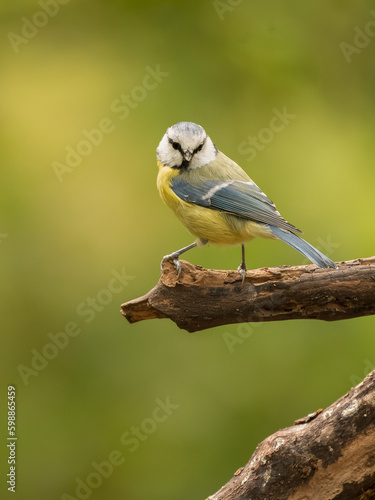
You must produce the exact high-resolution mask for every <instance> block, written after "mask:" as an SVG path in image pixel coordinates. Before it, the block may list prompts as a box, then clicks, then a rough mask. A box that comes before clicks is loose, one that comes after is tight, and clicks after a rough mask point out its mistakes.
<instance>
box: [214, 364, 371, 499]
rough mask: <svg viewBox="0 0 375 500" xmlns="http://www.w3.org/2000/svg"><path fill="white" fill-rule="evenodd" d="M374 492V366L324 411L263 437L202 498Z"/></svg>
mask: <svg viewBox="0 0 375 500" xmlns="http://www.w3.org/2000/svg"><path fill="white" fill-rule="evenodd" d="M374 491H375V370H374V371H373V372H371V373H370V374H369V375H368V376H367V377H366V378H365V379H364V381H363V382H361V383H360V384H359V385H358V386H357V387H354V388H353V389H351V390H350V391H349V392H348V393H347V394H345V396H343V397H342V398H340V399H339V400H338V401H336V402H335V403H333V404H332V405H331V406H329V407H328V408H326V409H325V410H318V411H317V412H315V413H314V414H312V415H309V416H308V417H306V418H304V419H300V420H299V421H296V422H295V425H294V426H293V427H288V428H286V429H283V430H280V431H278V432H276V433H275V434H273V435H272V436H269V437H268V438H267V439H265V440H264V441H263V442H262V443H260V444H259V445H258V447H257V448H256V450H255V452H254V453H253V455H252V457H251V459H250V461H249V462H248V463H247V464H246V465H245V467H243V468H241V469H239V470H238V471H237V472H236V473H235V475H234V476H233V478H232V479H231V480H230V481H229V482H228V483H227V484H226V485H224V486H223V487H222V488H221V489H220V490H219V491H218V492H217V493H215V494H214V495H211V496H210V497H209V498H208V499H207V500H245V499H246V500H250V499H251V500H263V499H267V500H286V499H288V500H332V499H337V500H338V499H339V500H355V499H365V498H366V499H369V498H373V496H372V493H373V492H374ZM371 492H372V493H371Z"/></svg>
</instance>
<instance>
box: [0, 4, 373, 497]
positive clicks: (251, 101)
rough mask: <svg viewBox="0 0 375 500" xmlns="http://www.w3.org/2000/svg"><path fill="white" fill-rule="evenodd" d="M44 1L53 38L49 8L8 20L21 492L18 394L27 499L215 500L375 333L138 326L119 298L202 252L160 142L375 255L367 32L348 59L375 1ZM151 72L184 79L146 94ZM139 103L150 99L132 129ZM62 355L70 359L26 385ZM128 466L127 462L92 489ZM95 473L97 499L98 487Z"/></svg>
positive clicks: (354, 249)
mask: <svg viewBox="0 0 375 500" xmlns="http://www.w3.org/2000/svg"><path fill="white" fill-rule="evenodd" d="M65 1H66V0H65ZM234 3H238V5H237V6H233V4H234ZM44 4H48V5H49V9H50V11H51V12H53V5H55V7H54V8H55V10H56V9H58V12H55V14H54V15H53V16H52V15H50V16H49V18H48V19H47V21H46V22H45V25H44V26H41V27H39V28H37V32H36V34H35V33H33V31H32V30H33V28H32V27H30V26H28V28H25V26H26V24H27V22H28V21H29V22H33V19H34V20H35V22H36V23H39V24H40V25H42V24H43V23H44V21H45V17H44V16H43V15H40V14H37V13H38V12H39V13H40V11H42V8H41V5H43V0H42V1H41V3H39V4H38V3H37V2H35V1H31V0H27V1H26V0H19V1H18V2H14V3H13V4H11V3H6V2H3V3H2V4H1V7H0V12H1V33H2V43H1V48H0V55H1V61H2V63H1V79H0V100H1V115H0V116H1V122H2V123H1V124H2V134H1V136H2V137H1V145H0V148H1V156H2V168H1V178H2V180H1V185H0V189H1V195H0V204H1V214H0V235H1V236H0V266H1V285H0V286H1V291H2V298H1V303H0V308H1V318H2V321H1V323H2V335H1V346H0V347H1V353H2V360H1V365H0V370H1V380H2V384H1V385H2V387H1V394H2V398H3V399H2V401H3V402H2V404H1V408H2V411H1V415H0V419H1V421H0V422H1V429H2V430H1V435H2V436H3V439H2V453H1V457H0V465H1V472H2V476H1V477H2V484H1V486H0V487H1V491H4V492H5V491H6V484H5V480H4V476H3V474H4V471H6V472H7V464H6V458H7V452H6V448H5V443H6V439H5V438H6V421H5V417H6V391H7V386H8V385H9V384H14V385H15V386H16V388H17V435H18V437H19V440H18V445H17V459H18V461H17V481H18V483H17V494H18V497H19V498H22V499H26V498H27V499H31V498H42V499H60V498H65V499H67V498H69V496H67V495H70V496H71V497H72V498H84V495H85V494H86V495H88V496H86V497H85V498H88V497H90V498H93V499H96V500H99V499H108V498H115V499H117V498H121V499H124V498H126V499H127V498H129V499H132V500H141V499H146V498H147V499H153V500H164V499H179V500H185V499H186V500H188V499H189V500H190V499H203V498H206V497H207V496H208V495H210V494H212V493H214V492H215V491H216V490H217V489H219V488H220V487H221V485H222V484H224V483H225V482H227V480H229V479H230V477H231V476H232V474H233V473H234V471H236V469H237V468H239V467H240V466H242V465H244V464H245V463H246V462H247V461H248V460H249V458H250V456H251V453H252V452H253V450H254V449H255V447H256V445H257V444H258V443H259V442H260V441H261V440H262V439H264V438H265V437H266V436H268V435H269V434H271V433H273V432H274V431H276V430H277V429H279V428H282V427H285V426H288V425H291V424H292V423H293V421H294V420H295V419H296V418H299V417H302V416H304V415H306V414H307V413H309V412H312V411H314V410H316V409H317V408H324V407H325V406H327V405H329V404H330V403H332V402H333V401H334V400H335V399H336V398H338V397H339V396H340V395H342V394H343V393H345V392H346V391H347V390H348V389H349V388H350V387H351V386H352V385H355V384H356V383H358V382H359V381H360V380H361V379H362V378H363V376H364V374H366V373H367V372H368V371H369V370H370V368H371V367H374V365H375V350H374V349H375V340H374V336H373V330H374V318H371V317H369V318H360V319H355V320H350V321H343V322H337V323H332V324H330V323H324V322H318V321H289V322H280V323H269V324H258V325H256V326H255V327H254V326H253V325H251V324H249V325H248V326H246V325H242V326H241V325H229V326H225V327H221V328H215V329H212V330H207V331H205V332H201V333H197V334H188V333H186V332H184V331H181V330H179V329H178V328H177V327H176V326H175V325H174V324H173V323H172V322H170V321H168V320H153V321H149V322H142V323H138V324H135V325H129V324H128V323H127V321H126V320H124V318H123V317H122V316H121V315H120V313H119V309H120V304H121V303H122V302H124V301H126V300H129V299H131V298H135V297H137V296H139V295H142V294H144V293H146V292H147V291H148V290H149V289H150V288H151V287H152V286H154V284H155V283H156V281H157V280H158V278H159V264H160V260H161V258H162V256H163V255H164V254H166V253H170V252H171V251H173V250H176V249H177V248H180V247H182V246H184V245H186V244H188V243H190V242H191V241H192V237H191V236H190V235H189V234H188V233H187V231H186V230H185V228H184V227H183V226H182V225H181V224H180V223H179V221H178V220H177V219H176V218H175V217H174V215H173V214H172V212H170V211H169V210H168V208H167V207H165V206H164V205H163V204H162V202H161V200H160V199H159V196H158V193H157V190H156V186H155V179H156V174H157V168H156V161H155V148H156V146H157V145H158V142H159V141H160V139H161V137H162V135H163V134H164V132H165V130H166V128H167V127H168V126H170V125H172V124H173V123H176V122H177V121H181V120H188V121H194V122H197V123H199V124H201V125H202V126H204V127H205V129H206V131H207V132H208V134H209V135H210V136H211V137H212V138H213V140H214V142H215V143H216V145H217V146H218V147H219V149H221V150H222V151H224V152H225V153H226V154H227V155H228V156H230V157H231V158H233V159H234V160H236V161H237V162H238V163H240V164H241V165H242V166H243V167H244V168H245V169H246V170H247V172H248V173H249V174H250V176H251V177H252V178H253V179H254V180H255V182H257V183H258V184H259V185H260V186H261V187H262V188H263V189H264V191H265V192H266V193H267V195H268V196H269V197H270V198H271V199H273V200H274V201H275V202H276V203H277V206H278V208H279V210H280V211H281V212H282V214H283V215H284V216H285V218H286V219H287V220H289V221H290V222H292V223H293V224H296V225H297V226H298V227H301V228H302V229H303V230H304V233H305V237H306V239H307V240H308V241H309V242H311V243H312V244H314V245H316V246H318V247H319V248H320V249H321V250H322V251H323V252H324V253H326V254H327V255H329V257H331V258H332V259H334V260H336V261H338V260H346V259H353V258H357V257H368V256H371V255H373V254H374V231H373V221H372V216H373V213H374V182H375V169H374V163H373V158H374V156H375V141H374V134H375V119H374V114H375V93H374V83H375V57H374V56H375V40H373V39H372V36H371V38H370V37H368V38H367V41H366V38H362V39H360V38H359V39H358V40H357V44H361V48H358V47H355V46H354V48H355V52H353V53H352V54H351V55H350V56H348V55H347V57H345V55H344V53H343V50H342V46H341V45H340V44H342V43H343V42H344V43H347V44H351V45H352V46H353V44H354V37H355V36H356V31H355V30H354V28H355V27H356V26H357V27H358V28H360V29H365V27H366V25H367V23H369V22H370V21H374V20H375V17H374V16H375V12H374V14H371V13H370V10H371V9H372V2H370V1H360V2H356V3H355V5H354V2H350V1H343V0H336V1H332V2H323V1H318V2H314V3H311V2H310V3H307V2H300V1H297V0H292V1H289V2H279V1H276V0H266V1H261V0H254V1H246V0H244V1H243V2H233V0H232V1H229V0H223V2H221V3H220V2H216V3H215V2H211V1H209V2H199V1H198V0H191V1H190V2H188V3H182V2H168V1H162V2H156V1H155V2H153V1H146V0H133V1H120V0H118V1H114V0H113V1H107V2H104V1H103V0H102V1H100V0H91V1H90V2H89V1H79V0H77V1H75V2H73V1H72V2H66V4H64V5H63V4H56V3H54V2H52V1H51V2H47V0H46V1H45V2H44ZM231 5H232V6H231ZM51 6H52V7H51ZM56 6H57V7H56ZM51 9H52V10H51ZM35 16H36V17H35ZM24 18H26V20H25V19H24ZM25 23H26V24H25ZM34 29H35V28H34ZM368 29H369V31H371V30H373V31H374V33H375V29H374V26H372V25H371V24H370V25H369V27H368ZM22 30H24V33H26V34H27V36H28V37H29V38H27V37H24V35H23V34H22ZM25 30H26V31H25ZM27 30H28V31H27ZM9 33H13V34H15V36H18V37H22V36H23V37H24V38H23V42H22V39H21V38H17V37H16V38H14V36H13V35H9ZM357 33H358V31H357ZM31 35H32V36H31ZM12 37H13V38H12ZM20 40H21V41H20ZM347 50H349V49H347ZM350 50H351V49H350ZM349 59H350V61H349ZM147 67H151V68H152V69H153V70H155V71H156V69H157V68H158V67H159V68H160V71H161V72H163V75H164V76H163V78H161V79H160V80H161V81H159V83H158V84H157V85H156V86H155V88H154V89H152V90H146V91H144V90H142V89H140V88H139V86H142V82H143V80H144V78H145V75H146V74H147V72H148V71H149V70H147V69H146V68H147ZM166 74H167V75H166ZM137 87H138V88H137ZM122 94H124V95H125V96H126V95H128V94H131V95H133V100H132V101H131V106H130V107H129V108H128V112H125V110H123V113H122V114H121V113H119V112H116V111H115V110H114V109H113V107H115V108H116V104H113V103H114V101H116V99H121V95H122ZM134 96H135V98H136V99H135V100H134ZM125 98H126V97H125ZM137 99H138V100H137ZM116 102H117V104H118V101H116ZM284 107H286V109H287V111H288V113H290V114H293V115H295V118H293V119H292V120H291V121H290V123H289V124H288V125H287V126H286V127H285V129H284V130H283V131H281V132H279V133H276V134H275V136H274V138H273V140H272V141H270V142H269V143H268V144H265V146H264V149H263V150H262V151H258V153H257V155H256V157H255V158H254V159H253V160H252V161H248V159H249V158H248V156H247V155H246V154H243V151H242V148H241V147H240V144H241V143H242V142H243V141H246V139H247V137H248V136H250V135H251V136H257V135H258V134H259V132H260V131H261V130H262V129H263V128H265V127H268V126H269V124H270V121H271V119H272V117H273V113H274V112H273V110H274V109H275V108H276V109H278V110H280V111H282V110H283V108H284ZM116 109H117V108H116ZM126 114H127V116H125V115H126ZM121 117H122V118H123V119H121ZM105 118H107V119H109V120H110V121H111V127H112V129H111V130H112V131H111V132H110V133H108V134H105V135H104V136H103V140H102V141H101V143H100V144H98V145H97V146H92V152H91V154H88V155H86V156H85V157H83V158H82V161H81V162H80V163H79V165H77V166H76V167H74V168H73V167H72V168H71V171H69V172H64V173H63V174H62V176H60V180H59V178H58V176H57V175H56V173H55V171H54V168H53V167H52V164H54V162H60V163H62V164H66V161H65V160H66V158H65V157H66V153H67V152H66V147H68V146H70V147H72V148H73V149H75V150H76V149H77V145H78V143H80V141H82V140H83V139H85V137H84V135H83V132H82V131H83V130H84V129H86V130H88V131H91V130H92V129H97V128H98V126H99V123H100V122H101V120H103V119H105ZM241 151H242V152H241ZM60 181H61V182H60ZM247 255H248V257H247V259H248V264H249V267H254V268H256V267H262V266H278V265H282V264H288V265H299V264H302V263H305V261H304V259H303V258H302V257H301V255H300V254H298V253H297V252H295V251H293V250H292V249H291V248H289V247H288V246H287V245H284V244H282V243H279V242H273V241H255V242H252V243H251V244H249V245H248V246H247ZM187 260H189V261H191V262H194V263H197V264H200V265H203V266H206V267H210V268H221V269H235V268H236V267H237V266H238V264H239V261H240V250H239V248H225V249H220V248H215V247H206V248H203V249H198V250H194V251H192V252H190V253H189V254H187ZM116 272H118V273H120V274H122V273H123V275H124V276H125V278H124V279H123V284H121V283H120V282H119V281H117V282H116V284H114V281H113V280H112V281H111V279H112V278H113V277H114V274H113V273H116ZM109 283H111V285H110V289H112V292H110V291H108V290H109V289H108V285H109ZM112 285H113V286H115V287H116V288H115V289H114V288H113V286H112ZM103 290H104V291H103ZM90 297H91V298H96V300H99V302H101V303H102V305H101V306H100V305H99V306H98V305H97V304H98V302H96V305H95V306H93V305H92V306H89V304H88V301H89V302H90ZM95 307H96V308H97V310H95ZM88 310H90V311H91V313H90V312H87V311H88ZM89 320H90V321H89ZM69 322H75V323H76V324H77V328H79V329H80V333H79V335H77V336H75V337H74V338H73V337H72V338H70V340H69V343H68V344H67V345H66V347H65V348H62V349H58V350H57V348H56V349H55V351H56V350H57V351H58V352H57V354H56V352H55V351H54V349H53V348H48V347H47V348H46V345H47V344H51V335H50V336H48V334H52V337H53V336H54V335H56V334H57V333H58V332H61V331H63V330H64V328H65V325H66V324H67V323H69ZM228 334H231V335H232V337H230V338H232V340H233V339H237V340H236V343H235V344H233V345H232V347H231V348H230V346H228V343H227V342H226V339H228V338H229V335H228ZM62 337H63V336H61V335H60V339H61V338H62ZM43 349H47V353H49V355H50V357H54V359H50V360H49V361H48V364H46V366H42V364H41V363H42V361H39V363H40V365H39V368H38V370H39V371H38V370H35V371H34V372H30V371H29V372H28V375H27V376H25V375H24V376H23V377H22V376H21V374H20V371H22V370H27V369H33V368H32V358H33V355H34V354H35V352H38V353H41V352H43ZM48 349H50V350H49V351H48ZM32 350H34V351H33V353H32ZM20 365H22V366H23V367H24V368H22V367H20ZM25 367H26V368H25ZM24 373H25V372H24ZM168 398H169V401H170V402H171V403H172V404H173V405H175V406H174V409H173V411H170V413H171V414H170V415H168V418H166V420H165V421H163V422H159V423H156V424H154V423H153V422H152V421H151V420H150V419H151V418H152V417H153V414H154V412H155V409H156V407H157V405H158V403H156V400H157V399H160V400H162V401H164V402H165V401H167V400H168ZM177 406H178V408H177ZM132 426H141V427H142V426H143V427H142V428H143V429H147V430H148V431H149V434H148V435H146V434H143V438H144V440H143V441H142V439H140V438H139V439H138V438H137V439H138V446H137V449H136V450H134V451H132V449H133V448H135V444H134V442H133V444H134V446H129V444H126V443H124V442H122V441H121V436H123V435H124V433H126V432H129V433H130V434H131V433H132V432H133V431H134V429H133V431H132ZM134 432H136V431H134ZM130 434H129V435H130ZM125 436H127V435H126V434H125ZM123 441H124V440H123ZM114 450H118V452H119V453H120V454H121V457H122V462H123V463H122V464H121V465H119V466H116V467H114V470H113V473H112V474H110V473H107V475H108V477H107V478H102V479H101V478H99V479H98V476H95V475H92V473H93V472H95V468H94V466H93V465H92V464H93V462H96V463H102V462H104V461H108V460H109V456H110V454H111V453H112V452H113V451H114ZM90 474H91V476H90ZM88 476H89V478H90V479H89V482H91V484H92V485H93V488H92V493H91V494H90V493H88V490H86V493H85V491H84V489H82V490H80V492H78V493H77V492H76V488H77V485H78V482H77V478H79V479H81V480H82V481H83V482H85V483H86V482H87V478H88ZM95 481H96V483H95ZM99 483H101V484H100V485H99ZM95 484H96V485H97V486H98V487H94V485H95ZM7 493H8V492H7ZM64 494H65V496H64ZM9 495H10V493H9ZM79 495H81V496H79Z"/></svg>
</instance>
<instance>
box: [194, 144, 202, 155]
mask: <svg viewBox="0 0 375 500" xmlns="http://www.w3.org/2000/svg"><path fill="white" fill-rule="evenodd" d="M203 146H204V142H202V144H199V146H198V147H197V148H195V149H194V151H193V154H195V153H198V151H200V150H201V149H202V148H203Z"/></svg>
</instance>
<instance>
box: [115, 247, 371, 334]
mask: <svg viewBox="0 0 375 500" xmlns="http://www.w3.org/2000/svg"><path fill="white" fill-rule="evenodd" d="M181 264H182V272H181V276H180V278H179V279H177V273H176V269H175V266H174V265H173V263H172V262H171V261H167V262H166V263H165V266H164V274H163V275H162V276H161V278H160V280H159V282H158V283H157V285H156V286H155V287H154V288H153V289H152V290H150V291H149V292H148V293H147V294H146V295H144V296H143V297H140V298H138V299H134V300H131V301H129V302H126V303H125V304H122V306H121V313H122V314H123V315H124V316H125V318H126V319H127V320H128V321H129V322H130V323H135V322H137V321H141V320H144V319H153V318H170V319H171V320H172V321H174V322H175V323H176V324H177V325H178V326H179V327H180V328H183V329H185V330H187V331H189V332H195V331H199V330H204V329H205V328H212V327H214V326H219V325H225V324H230V323H244V322H252V321H279V320H287V319H321V320H325V321H336V320H340V319H349V318H355V317H358V316H368V315H371V314H375V257H370V258H367V259H356V260H352V261H346V262H341V263H339V264H338V266H339V268H338V269H319V268H317V267H316V266H314V265H308V266H297V267H288V266H282V267H277V268H271V267H270V268H267V267H266V268H261V269H254V270H252V271H247V274H246V279H245V283H244V285H243V286H242V283H241V277H240V275H239V273H238V272H237V271H216V270H212V269H204V268H202V267H200V266H194V265H192V264H190V263H188V262H186V261H181Z"/></svg>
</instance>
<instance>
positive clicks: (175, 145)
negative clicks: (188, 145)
mask: <svg viewBox="0 0 375 500" xmlns="http://www.w3.org/2000/svg"><path fill="white" fill-rule="evenodd" d="M179 147H180V145H179V143H178V142H172V148H173V149H179Z"/></svg>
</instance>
